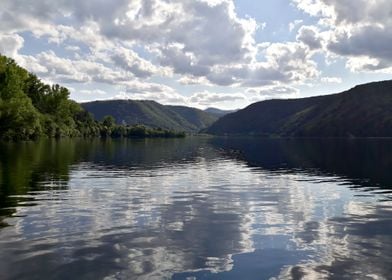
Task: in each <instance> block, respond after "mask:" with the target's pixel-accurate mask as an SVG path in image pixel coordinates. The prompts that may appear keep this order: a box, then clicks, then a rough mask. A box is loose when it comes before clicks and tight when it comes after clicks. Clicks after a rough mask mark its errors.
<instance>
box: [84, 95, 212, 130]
mask: <svg viewBox="0 0 392 280" xmlns="http://www.w3.org/2000/svg"><path fill="white" fill-rule="evenodd" d="M81 105H82V107H83V108H84V109H85V110H87V111H89V112H90V113H92V114H93V115H94V117H95V118H96V119H97V120H102V119H103V118H104V117H105V116H107V115H111V116H113V117H114V118H115V119H116V122H117V123H118V124H129V125H134V124H143V125H146V126H149V127H152V128H158V127H160V128H163V129H170V130H176V131H187V132H198V131H200V130H201V129H205V128H206V127H208V126H210V125H211V124H212V123H213V122H215V121H216V120H217V119H218V117H217V116H215V115H213V114H210V113H207V112H204V111H202V110H199V109H196V108H191V107H185V106H170V105H162V104H160V103H158V102H155V101H150V100H105V101H93V102H87V103H82V104H81Z"/></svg>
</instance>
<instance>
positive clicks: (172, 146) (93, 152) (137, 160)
mask: <svg viewBox="0 0 392 280" xmlns="http://www.w3.org/2000/svg"><path fill="white" fill-rule="evenodd" d="M203 141H204V140H203V139H199V138H192V137H188V138H187V139H140V140H128V139H123V140H121V139H116V140H112V139H109V140H106V141H101V140H95V141H91V142H88V141H83V142H81V143H79V146H80V147H79V148H80V150H81V152H82V155H83V161H87V162H90V163H93V164H95V165H98V166H99V165H100V166H105V168H106V167H110V166H112V167H113V168H116V169H129V168H143V169H151V168H156V167H161V166H162V165H165V164H168V165H170V164H181V163H189V162H192V161H195V158H197V157H198V156H200V154H199V152H200V150H199V148H200V145H203V144H202V143H203ZM204 142H205V141H204Z"/></svg>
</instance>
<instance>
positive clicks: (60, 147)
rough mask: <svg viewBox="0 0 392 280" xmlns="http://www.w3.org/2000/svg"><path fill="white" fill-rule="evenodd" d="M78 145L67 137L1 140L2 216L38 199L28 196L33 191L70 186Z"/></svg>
mask: <svg viewBox="0 0 392 280" xmlns="http://www.w3.org/2000/svg"><path fill="white" fill-rule="evenodd" d="M75 146H76V143H75V142H73V141H67V140H64V141H55V140H47V141H40V142H36V143H35V142H20V143H1V144H0V217H1V216H10V215H11V214H12V213H14V212H15V211H14V207H15V206H16V205H17V204H18V203H20V202H29V201H34V198H32V197H28V196H25V195H26V194H28V193H29V192H36V191H44V190H48V189H51V188H53V187H55V188H56V189H62V188H66V182H67V181H68V176H69V166H70V164H72V163H73V162H74V161H75V148H76V147H75ZM51 182H55V184H51Z"/></svg>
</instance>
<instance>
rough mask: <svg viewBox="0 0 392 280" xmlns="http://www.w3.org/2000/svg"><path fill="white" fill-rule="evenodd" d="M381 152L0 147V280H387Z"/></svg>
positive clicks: (391, 227)
mask: <svg viewBox="0 0 392 280" xmlns="http://www.w3.org/2000/svg"><path fill="white" fill-rule="evenodd" d="M391 275H392V140H324V141H320V140H260V139H224V138H213V139H202V138H188V139H178V140H177V139H176V140H141V141H130V140H124V141H121V140H119V141H106V142H104V141H99V140H94V141H82V140H73V141H72V140H64V141H60V142H55V141H42V142H39V143H21V144H4V143H3V144H0V279H3V280H6V279H94V280H97V279H271V278H272V279H301V278H304V279H324V278H331V279H342V278H345V279H388V278H389V279H391Z"/></svg>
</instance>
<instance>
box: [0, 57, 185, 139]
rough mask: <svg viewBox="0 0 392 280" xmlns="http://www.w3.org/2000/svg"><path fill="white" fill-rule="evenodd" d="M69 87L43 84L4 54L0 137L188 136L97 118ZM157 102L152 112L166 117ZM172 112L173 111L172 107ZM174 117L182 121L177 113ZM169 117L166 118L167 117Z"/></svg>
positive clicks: (0, 72) (149, 108)
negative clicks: (73, 98)
mask: <svg viewBox="0 0 392 280" xmlns="http://www.w3.org/2000/svg"><path fill="white" fill-rule="evenodd" d="M69 95H70V93H69V91H68V89H67V88H65V87H62V86H60V85H48V84H45V83H43V82H42V81H41V80H40V79H39V78H38V77H37V76H35V75H34V74H33V73H29V72H28V71H27V70H26V69H23V68H22V67H20V66H18V65H17V64H16V62H15V61H14V60H12V59H10V58H8V57H6V56H2V55H0V140H10V141H17V140H31V139H37V138H40V137H46V138H53V137H56V138H60V137H104V138H107V137H114V138H119V137H130V138H147V137H165V138H171V137H184V136H185V133H183V132H182V131H177V132H175V131H169V130H163V129H153V128H146V127H144V126H142V125H135V126H129V125H127V126H125V125H116V124H115V119H114V118H113V117H112V116H109V114H108V115H107V116H104V117H102V122H98V121H95V120H94V119H93V117H92V116H91V114H90V113H88V112H87V111H86V110H84V109H83V108H82V107H81V106H80V105H79V104H78V103H76V102H75V101H73V100H71V99H70V98H69ZM153 105H154V104H146V106H144V107H143V108H144V110H145V111H146V112H148V113H149V114H150V115H157V117H158V118H160V117H162V118H164V117H165V116H166V115H165V114H159V113H160V112H159V111H157V110H156V108H155V106H153ZM168 111H169V113H170V112H171V111H170V110H168ZM172 115H173V118H176V117H177V118H178V119H179V120H181V118H180V117H178V116H177V114H175V113H172ZM164 120H166V119H164Z"/></svg>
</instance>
